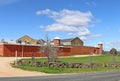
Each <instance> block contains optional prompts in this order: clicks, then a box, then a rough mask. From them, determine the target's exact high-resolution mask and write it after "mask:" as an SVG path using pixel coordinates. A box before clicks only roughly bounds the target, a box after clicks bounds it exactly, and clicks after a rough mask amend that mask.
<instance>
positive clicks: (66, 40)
mask: <svg viewBox="0 0 120 81" xmlns="http://www.w3.org/2000/svg"><path fill="white" fill-rule="evenodd" d="M73 39H74V38H69V39H61V42H71V41H72V40H73Z"/></svg>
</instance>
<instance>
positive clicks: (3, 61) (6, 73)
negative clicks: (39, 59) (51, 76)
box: [0, 57, 48, 77]
mask: <svg viewBox="0 0 120 81" xmlns="http://www.w3.org/2000/svg"><path fill="white" fill-rule="evenodd" d="M14 60H15V57H0V77H12V76H45V75H48V74H46V73H42V72H34V71H32V72H31V71H25V70H21V69H18V68H12V67H11V65H10V63H12V62H13V61H14Z"/></svg>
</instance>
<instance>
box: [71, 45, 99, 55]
mask: <svg viewBox="0 0 120 81" xmlns="http://www.w3.org/2000/svg"><path fill="white" fill-rule="evenodd" d="M90 53H94V54H98V53H99V49H98V48H95V47H89V46H74V47H72V48H71V55H87V54H90Z"/></svg>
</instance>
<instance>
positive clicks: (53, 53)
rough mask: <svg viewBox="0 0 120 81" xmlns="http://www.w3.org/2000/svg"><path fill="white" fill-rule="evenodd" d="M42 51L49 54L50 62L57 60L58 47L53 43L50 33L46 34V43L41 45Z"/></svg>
mask: <svg viewBox="0 0 120 81" xmlns="http://www.w3.org/2000/svg"><path fill="white" fill-rule="evenodd" d="M40 51H41V52H42V54H43V55H46V56H47V58H48V63H49V62H56V61H57V51H58V47H55V46H54V45H51V41H50V39H49V37H48V35H46V43H45V44H42V45H41V48H40Z"/></svg>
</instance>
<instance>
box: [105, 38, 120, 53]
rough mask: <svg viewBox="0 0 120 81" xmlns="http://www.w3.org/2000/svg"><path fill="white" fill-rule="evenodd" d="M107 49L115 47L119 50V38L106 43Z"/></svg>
mask: <svg viewBox="0 0 120 81" xmlns="http://www.w3.org/2000/svg"><path fill="white" fill-rule="evenodd" d="M106 46H107V48H108V50H110V49H111V48H116V49H117V50H119V51H120V40H116V41H110V42H108V43H107V44H106Z"/></svg>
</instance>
